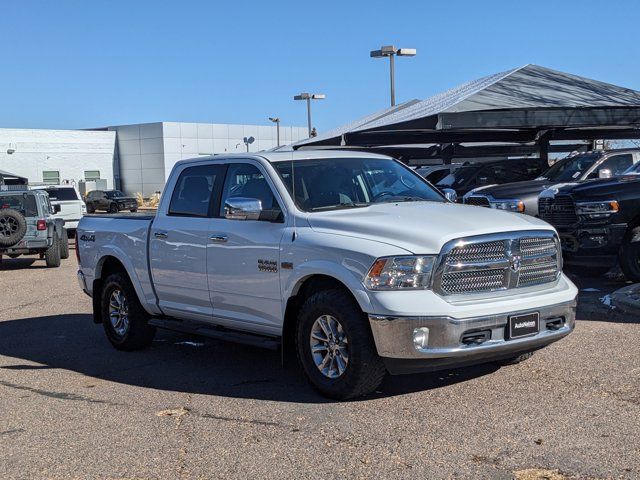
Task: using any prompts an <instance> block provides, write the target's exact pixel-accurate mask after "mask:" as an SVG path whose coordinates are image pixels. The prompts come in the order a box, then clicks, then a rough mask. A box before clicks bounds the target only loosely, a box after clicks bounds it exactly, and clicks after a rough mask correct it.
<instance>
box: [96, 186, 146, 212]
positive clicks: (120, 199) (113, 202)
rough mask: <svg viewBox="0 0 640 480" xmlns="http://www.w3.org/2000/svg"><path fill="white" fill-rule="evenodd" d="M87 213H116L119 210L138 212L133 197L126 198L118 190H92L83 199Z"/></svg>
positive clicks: (136, 203) (136, 202)
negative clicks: (101, 211) (102, 211)
mask: <svg viewBox="0 0 640 480" xmlns="http://www.w3.org/2000/svg"><path fill="white" fill-rule="evenodd" d="M85 203H86V204H87V213H93V212H95V211H96V210H105V211H107V212H109V213H118V212H119V211H121V210H129V211H131V212H137V211H138V201H137V200H136V199H135V198H134V197H127V196H125V194H124V193H122V192H121V191H120V190H94V191H92V192H89V193H87V197H86V199H85Z"/></svg>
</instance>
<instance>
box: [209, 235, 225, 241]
mask: <svg viewBox="0 0 640 480" xmlns="http://www.w3.org/2000/svg"><path fill="white" fill-rule="evenodd" d="M209 240H211V241H212V242H216V243H224V242H226V241H227V240H228V238H227V236H226V235H222V234H216V235H211V236H210V237H209Z"/></svg>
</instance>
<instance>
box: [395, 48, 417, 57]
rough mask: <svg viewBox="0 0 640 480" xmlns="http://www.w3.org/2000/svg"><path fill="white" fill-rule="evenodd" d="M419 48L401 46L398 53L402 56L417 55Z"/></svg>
mask: <svg viewBox="0 0 640 480" xmlns="http://www.w3.org/2000/svg"><path fill="white" fill-rule="evenodd" d="M416 53H418V52H417V50H416V49H415V48H399V49H398V53H397V55H398V56H400V57H415V56H416Z"/></svg>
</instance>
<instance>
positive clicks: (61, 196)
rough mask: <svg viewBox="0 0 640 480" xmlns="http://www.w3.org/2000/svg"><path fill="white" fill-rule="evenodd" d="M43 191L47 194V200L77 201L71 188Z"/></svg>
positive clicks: (76, 196)
mask: <svg viewBox="0 0 640 480" xmlns="http://www.w3.org/2000/svg"><path fill="white" fill-rule="evenodd" d="M44 191H45V192H47V193H48V194H49V200H53V201H65V200H78V195H77V194H76V191H75V189H73V188H45V189H44Z"/></svg>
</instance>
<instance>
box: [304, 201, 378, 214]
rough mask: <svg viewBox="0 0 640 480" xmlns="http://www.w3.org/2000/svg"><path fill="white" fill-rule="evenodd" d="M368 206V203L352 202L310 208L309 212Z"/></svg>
mask: <svg viewBox="0 0 640 480" xmlns="http://www.w3.org/2000/svg"><path fill="white" fill-rule="evenodd" d="M369 205H370V204H369V203H354V202H345V203H337V204H335V205H324V206H322V207H315V208H312V209H311V211H312V212H318V211H321V210H332V209H335V210H338V209H342V208H359V207H368V206H369Z"/></svg>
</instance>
